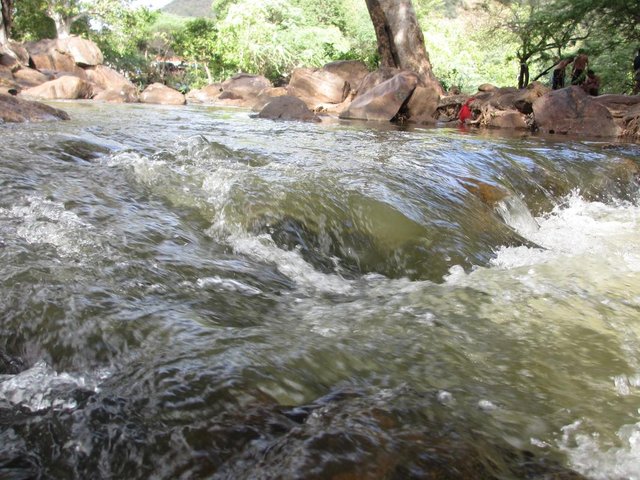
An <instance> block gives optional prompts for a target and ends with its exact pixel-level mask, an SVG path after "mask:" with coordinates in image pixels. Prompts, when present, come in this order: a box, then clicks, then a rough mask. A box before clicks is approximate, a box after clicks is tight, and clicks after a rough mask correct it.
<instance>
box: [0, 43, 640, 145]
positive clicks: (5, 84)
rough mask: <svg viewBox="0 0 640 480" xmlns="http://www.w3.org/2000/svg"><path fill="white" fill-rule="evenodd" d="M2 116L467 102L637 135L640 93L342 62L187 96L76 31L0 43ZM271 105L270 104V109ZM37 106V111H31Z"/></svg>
mask: <svg viewBox="0 0 640 480" xmlns="http://www.w3.org/2000/svg"><path fill="white" fill-rule="evenodd" d="M0 94H5V95H8V94H11V95H15V96H17V97H18V99H19V100H18V99H14V100H8V99H6V98H4V97H3V99H2V102H0V118H1V119H2V120H4V121H24V120H30V121H33V120H37V119H48V118H63V116H60V115H51V112H50V111H47V110H42V112H41V114H37V115H36V114H33V115H26V116H24V115H22V114H20V113H17V112H25V111H27V110H29V111H32V112H35V110H33V109H34V108H35V107H34V104H33V103H24V102H22V101H21V100H22V99H24V100H31V101H34V100H35V101H37V100H61V99H64V100H76V99H92V100H94V101H102V102H141V103H152V104H164V105H185V104H205V105H216V106H233V107H241V108H249V109H252V110H254V111H256V112H260V113H259V116H260V117H262V118H273V119H287V120H302V121H321V119H322V117H323V116H327V115H329V116H334V117H335V116H337V117H339V118H343V119H355V120H368V121H376V122H401V123H413V124H434V125H435V124H449V123H452V122H458V114H459V112H460V109H461V108H462V106H463V105H464V104H465V103H467V104H468V105H469V108H470V109H471V113H472V115H471V119H470V120H469V121H468V124H469V125H471V126H474V127H478V128H502V129H512V130H513V129H515V130H534V131H535V130H538V131H541V132H544V133H550V134H554V133H555V134H569V135H578V136H588V137H602V138H624V139H628V140H631V141H638V140H640V96H628V95H602V96H599V97H591V96H588V95H587V94H586V93H584V92H583V90H582V89H581V88H578V87H567V88H564V89H561V90H555V91H551V90H550V89H549V88H548V87H546V86H544V85H542V84H540V83H537V82H534V83H532V84H531V85H529V86H528V87H527V88H526V89H522V90H518V89H516V88H497V87H495V86H492V85H482V86H480V87H479V90H478V92H477V93H476V94H474V95H473V96H469V95H445V96H442V97H441V96H439V95H438V94H437V93H436V92H435V91H433V89H430V88H427V87H426V86H425V85H422V84H421V82H420V80H419V78H418V76H417V75H416V74H415V73H413V72H410V71H402V70H397V69H389V68H381V69H378V70H375V71H373V72H370V71H368V70H367V68H366V66H365V65H364V63H362V62H358V61H338V62H332V63H329V64H327V65H325V66H324V67H322V68H315V69H313V68H298V69H295V70H293V72H291V76H290V81H289V83H288V84H287V85H286V86H283V87H274V86H273V85H272V83H271V82H270V81H269V80H268V79H267V78H265V77H262V76H258V75H249V74H244V73H240V74H238V75H235V76H234V77H232V78H229V79H228V80H226V81H224V82H220V83H214V84H211V85H208V86H206V87H204V88H202V89H198V90H192V91H190V92H189V93H187V94H186V95H184V94H182V93H181V92H179V91H177V90H174V89H172V88H169V87H167V86H165V85H162V84H158V83H154V84H152V85H149V86H147V87H146V88H145V89H144V90H142V91H139V89H138V88H137V87H136V86H135V85H134V84H133V83H132V82H131V81H129V80H128V79H127V78H126V77H125V76H124V75H122V74H120V73H119V72H117V71H115V70H114V69H112V68H110V67H108V66H106V65H104V64H103V56H102V52H101V51H100V49H99V48H98V47H97V46H96V45H95V44H94V43H93V42H91V41H89V40H85V39H82V38H80V37H70V38H67V39H63V40H41V41H39V42H30V43H26V44H16V43H12V44H11V45H10V49H9V48H7V49H5V50H4V51H0ZM267 105H268V108H265V107H266V106H267ZM30 109H31V110H30Z"/></svg>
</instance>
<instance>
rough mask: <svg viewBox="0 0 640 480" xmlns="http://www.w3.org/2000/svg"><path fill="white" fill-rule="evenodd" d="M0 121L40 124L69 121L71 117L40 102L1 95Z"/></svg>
mask: <svg viewBox="0 0 640 480" xmlns="http://www.w3.org/2000/svg"><path fill="white" fill-rule="evenodd" d="M0 119H2V121H4V122H40V121H44V120H69V115H67V113H66V112H63V111H62V110H59V109H57V108H53V107H50V106H49V105H45V104H43V103H40V102H32V101H29V100H24V99H21V98H16V97H14V96H12V95H2V94H0Z"/></svg>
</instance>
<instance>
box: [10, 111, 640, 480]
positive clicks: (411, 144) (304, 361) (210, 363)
mask: <svg viewBox="0 0 640 480" xmlns="http://www.w3.org/2000/svg"><path fill="white" fill-rule="evenodd" d="M59 106H62V108H64V109H65V110H67V111H68V112H69V113H70V115H71V117H72V120H71V121H70V122H58V123H42V124H25V125H1V126H0V131H1V132H2V142H3V151H2V154H1V155H2V160H1V161H0V187H1V190H0V191H1V192H2V193H1V194H0V331H2V336H1V337H0V352H3V353H2V355H3V356H4V358H0V360H1V361H0V368H3V369H4V370H3V371H0V373H3V374H4V375H2V376H0V477H4V476H6V477H7V478H35V477H40V478H87V477H89V476H93V477H98V478H112V477H119V478H167V479H169V478H171V479H174V478H305V479H309V478H336V479H337V478H470V476H475V477H476V478H543V476H544V475H548V474H552V473H557V474H558V475H565V476H564V477H561V478H580V477H579V475H583V476H585V477H586V478H594V479H631V478H640V467H639V465H640V339H639V335H640V322H639V321H638V318H639V315H638V311H639V308H640V253H639V252H640V236H639V234H640V225H639V224H638V218H639V215H640V208H638V190H637V180H638V178H637V174H638V165H637V159H638V158H639V157H638V153H639V152H640V150H638V148H637V146H634V145H625V144H618V145H607V144H604V143H598V142H589V141H584V140H582V141H579V140H570V139H566V138H562V137H558V138H550V139H549V138H547V139H544V138H538V137H534V136H531V135H527V134H523V135H515V136H511V137H505V136H496V135H486V134H479V133H477V132H475V133H474V132H460V131H458V130H455V129H422V128H412V129H404V128H397V127H388V128H384V129H382V128H375V127H374V126H373V125H371V124H358V123H344V122H338V121H331V122H325V123H323V124H319V125H318V124H304V123H279V122H272V121H268V120H260V119H253V118H250V116H249V114H248V113H247V112H246V111H241V110H228V109H215V108H198V107H185V108H180V109H176V108H163V107H151V106H143V105H122V106H119V105H113V106H111V105H109V106H106V105H97V104H92V103H82V102H80V103H62V104H60V105H59ZM430 475H431V476H430ZM437 475H440V477H437Z"/></svg>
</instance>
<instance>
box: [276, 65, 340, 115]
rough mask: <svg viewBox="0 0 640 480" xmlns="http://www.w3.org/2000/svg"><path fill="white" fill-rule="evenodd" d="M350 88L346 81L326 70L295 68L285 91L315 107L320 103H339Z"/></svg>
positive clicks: (310, 106)
mask: <svg viewBox="0 0 640 480" xmlns="http://www.w3.org/2000/svg"><path fill="white" fill-rule="evenodd" d="M350 89H351V88H350V87H349V83H348V82H347V81H345V80H344V79H343V78H342V77H340V76H338V75H336V74H333V73H331V72H329V71H327V70H323V69H312V68H296V69H294V70H293V72H292V74H291V80H290V81H289V86H288V87H287V93H288V94H289V95H292V96H294V97H298V98H300V99H301V100H303V101H304V102H305V103H306V104H307V106H308V107H309V108H316V106H317V105H319V104H321V103H341V102H342V101H343V100H344V99H345V98H347V95H348V94H349V91H350Z"/></svg>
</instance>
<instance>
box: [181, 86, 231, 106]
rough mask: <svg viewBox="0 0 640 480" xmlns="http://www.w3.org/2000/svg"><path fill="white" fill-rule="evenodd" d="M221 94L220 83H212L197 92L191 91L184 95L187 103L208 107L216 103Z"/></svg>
mask: <svg viewBox="0 0 640 480" xmlns="http://www.w3.org/2000/svg"><path fill="white" fill-rule="evenodd" d="M221 93H222V83H212V84H210V85H207V86H206V87H203V88H200V89H198V90H191V91H190V92H189V93H187V95H186V99H187V103H200V104H205V105H210V104H213V103H215V102H216V100H217V99H218V97H219V96H220V94H221Z"/></svg>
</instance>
